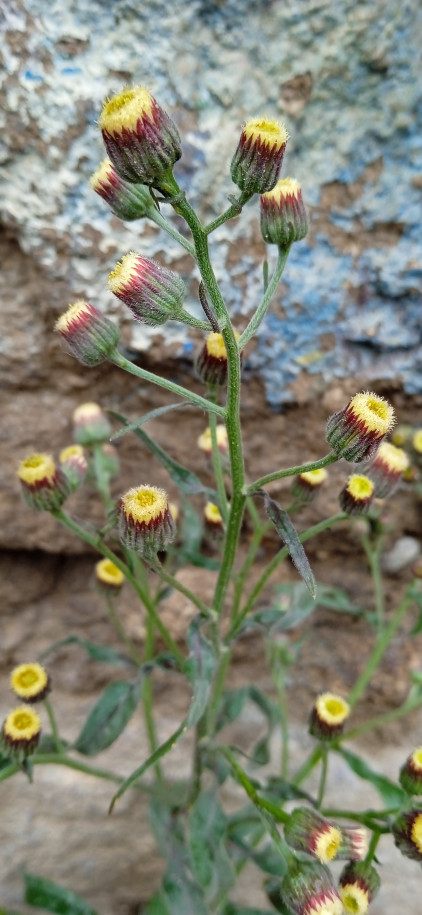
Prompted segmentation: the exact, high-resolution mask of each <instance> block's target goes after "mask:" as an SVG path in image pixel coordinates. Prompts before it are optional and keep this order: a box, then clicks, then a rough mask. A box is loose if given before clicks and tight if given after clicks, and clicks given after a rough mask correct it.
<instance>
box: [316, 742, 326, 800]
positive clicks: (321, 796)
mask: <svg viewBox="0 0 422 915" xmlns="http://www.w3.org/2000/svg"><path fill="white" fill-rule="evenodd" d="M321 749H322V754H321V776H320V780H319V787H318V797H317V803H316V805H317V808H318V810H321V806H322V802H323V799H324V794H325V786H326V784H327V774H328V747H327V746H326V744H322V747H321Z"/></svg>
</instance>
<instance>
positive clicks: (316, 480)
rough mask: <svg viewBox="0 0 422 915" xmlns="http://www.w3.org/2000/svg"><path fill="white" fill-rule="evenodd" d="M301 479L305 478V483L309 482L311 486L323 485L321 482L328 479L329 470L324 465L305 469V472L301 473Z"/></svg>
mask: <svg viewBox="0 0 422 915" xmlns="http://www.w3.org/2000/svg"><path fill="white" fill-rule="evenodd" d="M299 476H300V479H301V480H304V481H305V483H309V484H310V485H311V486H321V483H323V482H324V480H326V479H327V476H328V474H327V471H326V470H324V468H323V467H320V468H319V469H318V470H305V471H304V473H301V474H299Z"/></svg>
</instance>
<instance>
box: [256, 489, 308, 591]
mask: <svg viewBox="0 0 422 915" xmlns="http://www.w3.org/2000/svg"><path fill="white" fill-rule="evenodd" d="M259 495H261V496H263V498H264V503H265V510H266V512H267V515H268V517H269V519H270V521H272V523H273V524H274V527H275V529H276V531H277V533H278V534H279V536H280V537H281V539H282V540H283V542H284V543H285V544H286V547H287V549H288V551H289V553H290V556H291V559H292V562H293V563H294V565H295V566H296V568H297V571H298V572H299V575H301V576H302V578H303V580H304V582H305V584H306V587H307V588H308V589H309V591H310V593H311V594H312V597H313V598H315V597H316V583H315V578H314V576H313V574H312V570H311V567H310V565H309V562H308V557H307V555H306V553H305V550H304V549H303V546H302V544H301V542H300V540H299V535H298V533H297V531H296V528H295V527H294V525H293V524H292V522H291V520H290V518H289V515H288V514H287V512H286V511H284V509H283V508H281V506H280V505H278V503H277V502H275V501H274V499H270V497H269V495H268V493H266V492H264V490H260V491H259Z"/></svg>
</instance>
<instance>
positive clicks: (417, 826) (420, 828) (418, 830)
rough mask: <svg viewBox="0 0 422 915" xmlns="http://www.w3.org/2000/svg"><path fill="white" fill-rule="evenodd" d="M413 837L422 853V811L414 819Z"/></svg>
mask: <svg viewBox="0 0 422 915" xmlns="http://www.w3.org/2000/svg"><path fill="white" fill-rule="evenodd" d="M411 838H412V842H413V843H414V844H415V845H416V848H417V849H418V851H420V852H421V853H422V813H419V814H418V815H417V816H416V817H415V819H414V821H413V826H412V832H411Z"/></svg>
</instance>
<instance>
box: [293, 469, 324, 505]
mask: <svg viewBox="0 0 422 915" xmlns="http://www.w3.org/2000/svg"><path fill="white" fill-rule="evenodd" d="M327 476H328V474H327V471H326V470H325V469H324V468H323V467H320V468H319V469H318V470H305V472H304V473H299V474H298V475H297V476H296V477H295V478H294V480H293V483H292V494H293V496H294V497H295V499H300V501H301V502H312V501H313V499H315V496H316V495H317V494H318V492H319V490H320V488H321V486H322V484H323V483H324V482H325V480H326V479H327Z"/></svg>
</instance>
